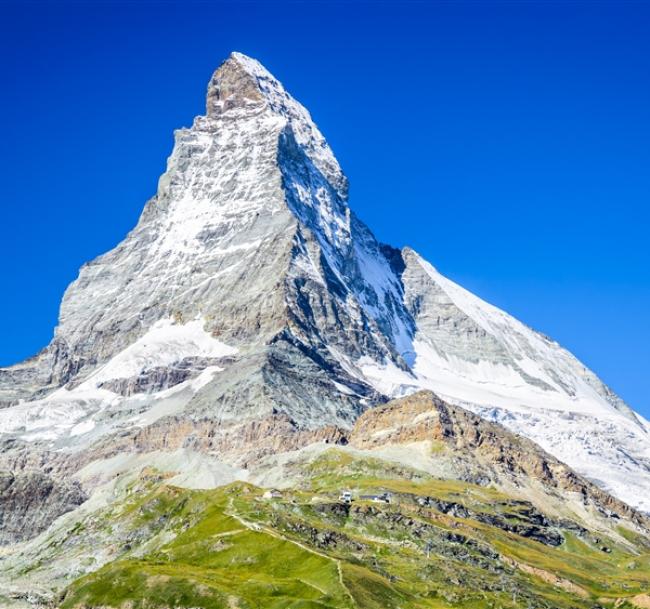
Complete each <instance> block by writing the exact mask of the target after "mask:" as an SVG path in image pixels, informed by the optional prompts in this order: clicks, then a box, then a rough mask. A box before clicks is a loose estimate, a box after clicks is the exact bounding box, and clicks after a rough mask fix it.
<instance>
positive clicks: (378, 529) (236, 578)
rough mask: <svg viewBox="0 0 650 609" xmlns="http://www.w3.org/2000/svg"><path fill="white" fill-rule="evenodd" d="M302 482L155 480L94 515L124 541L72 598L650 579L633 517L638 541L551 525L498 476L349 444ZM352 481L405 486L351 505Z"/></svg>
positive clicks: (252, 606) (182, 601) (283, 604)
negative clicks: (476, 480)
mask: <svg viewBox="0 0 650 609" xmlns="http://www.w3.org/2000/svg"><path fill="white" fill-rule="evenodd" d="M301 480H302V481H301V483H300V484H298V485H297V486H296V488H294V489H291V490H288V491H285V492H284V493H283V496H282V498H281V499H276V500H265V499H263V498H262V492H263V491H262V490H261V489H258V488H256V487H254V486H251V485H248V484H245V483H234V484H231V485H229V486H226V487H222V488H219V489H215V490H210V491H190V490H185V489H179V488H175V487H171V486H168V485H166V484H165V483H164V480H158V479H156V478H155V477H151V476H149V477H148V478H146V479H144V480H141V481H140V482H139V483H138V486H136V487H134V488H133V489H132V492H131V493H130V494H129V495H128V498H127V499H126V501H125V502H124V503H122V504H121V505H119V506H117V507H115V508H113V509H112V510H109V511H107V512H105V513H103V514H102V515H101V517H96V518H94V519H93V521H92V523H86V522H80V523H79V526H78V527H77V528H76V531H75V533H74V534H75V535H79V536H83V535H85V534H87V533H88V528H89V527H90V528H93V527H94V528H97V527H110V528H111V529H112V530H115V531H119V535H117V538H119V540H120V541H119V547H117V548H116V550H115V555H116V558H115V560H114V561H112V562H109V563H108V564H106V565H105V566H103V567H102V568H100V569H99V570H97V571H95V572H94V573H91V574H89V575H86V576H84V577H82V578H80V579H78V580H77V581H75V582H74V583H72V585H71V586H69V588H68V589H67V590H66V591H65V594H64V595H63V596H62V598H61V601H60V606H61V608H62V609H73V608H91V607H92V608H99V607H102V608H107V607H115V608H118V607H119V608H124V609H162V608H168V607H169V608H199V607H200V608H204V609H217V608H226V609H236V608H240V609H257V608H260V609H284V608H292V609H303V608H304V609H311V608H317V607H318V608H323V609H325V608H355V607H358V608H368V609H391V608H394V609H398V608H400V609H415V608H428V607H430V608H442V607H459V608H467V609H469V608H472V609H480V608H486V609H487V608H491V607H494V608H497V607H502V608H504V609H505V608H509V607H512V608H514V607H522V608H526V609H527V608H529V607H531V608H533V607H534V608H536V609H537V608H544V607H547V608H558V609H561V608H567V609H569V608H573V609H579V608H585V609H587V608H589V609H592V608H593V607H597V606H600V607H607V606H612V607H614V606H616V607H617V608H624V607H626V606H629V607H633V606H635V605H633V604H632V601H631V599H632V598H633V597H635V596H637V595H640V594H647V593H648V592H650V544H648V541H647V540H646V539H645V538H643V537H638V536H635V535H633V534H632V532H631V531H627V530H625V531H624V532H625V536H626V537H627V539H628V543H627V544H622V543H620V537H619V538H618V539H619V542H617V541H616V536H615V535H614V536H613V537H612V538H609V539H608V538H604V537H603V536H602V534H600V535H599V536H598V537H596V536H595V535H594V534H593V533H591V532H589V531H586V530H585V529H583V528H580V527H573V528H571V527H570V526H569V527H568V528H567V527H565V528H563V526H564V525H562V524H558V523H553V522H548V521H545V524H544V525H543V526H538V524H539V522H540V518H541V516H540V515H539V514H538V513H537V512H536V511H535V510H531V506H529V505H527V504H526V503H525V502H521V501H513V500H512V498H510V497H507V496H505V495H503V494H501V493H499V492H498V491H496V490H494V489H490V488H484V487H479V486H474V485H471V484H467V483H463V482H458V481H445V480H437V479H434V478H431V477H429V476H427V475H426V474H424V473H422V472H418V471H416V470H411V469H409V468H406V467H403V466H396V465H393V464H388V463H385V462H382V461H378V460H374V459H361V458H357V457H353V456H352V455H351V454H350V453H346V452H343V451H339V450H331V451H328V452H327V453H324V454H323V455H322V456H321V457H320V458H318V459H316V461H314V462H312V463H311V464H308V465H306V466H305V467H304V470H303V471H302V479H301ZM341 488H349V489H352V490H353V491H354V492H355V493H356V494H361V493H370V492H376V491H384V490H388V491H391V492H392V493H393V494H394V495H393V499H394V500H393V502H392V503H391V504H389V505H385V504H380V503H374V502H366V501H355V502H353V504H352V505H351V506H344V505H342V504H340V503H339V502H338V501H337V496H338V493H339V491H340V489H341ZM424 497H429V498H430V502H429V504H428V505H425V506H422V505H420V504H419V502H418V499H420V500H422V498H424ZM420 503H421V501H420ZM450 506H451V507H450ZM540 530H542V531H543V532H544V533H545V534H548V538H547V537H544V536H542V537H541V539H542V540H541V541H540V538H539V536H538V537H537V538H536V537H535V536H536V535H538V533H539V531H540ZM531 535H532V536H531ZM553 535H559V536H560V543H559V544H558V543H557V540H556V538H555V537H554V536H553ZM550 542H552V543H551V545H549V543H550ZM552 544H557V545H552ZM602 548H607V549H608V550H610V551H609V552H604V551H603V549H602ZM635 602H636V603H637V604H638V602H639V600H638V599H637V600H636V601H635Z"/></svg>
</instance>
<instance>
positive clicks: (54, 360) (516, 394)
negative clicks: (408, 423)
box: [0, 53, 650, 541]
mask: <svg viewBox="0 0 650 609" xmlns="http://www.w3.org/2000/svg"><path fill="white" fill-rule="evenodd" d="M420 389H427V390H430V391H433V392H435V394H436V395H438V396H440V398H442V399H443V400H445V402H446V403H448V404H450V405H451V406H454V405H455V406H460V407H463V408H464V409H467V410H470V411H472V412H474V413H477V414H479V415H481V417H483V419H488V420H490V421H492V422H496V423H500V424H501V425H503V426H505V427H507V428H508V429H510V430H511V431H513V432H515V433H517V434H519V435H521V436H524V437H527V438H529V439H531V440H533V441H534V442H535V443H537V444H538V445H539V446H541V447H542V449H544V450H545V451H546V452H547V453H548V454H550V455H553V456H554V457H555V458H556V459H559V460H560V461H562V462H564V463H566V464H568V465H569V466H571V467H572V468H573V469H575V470H576V472H578V474H580V475H581V476H584V478H586V479H589V480H591V481H592V482H594V483H595V484H596V485H597V486H599V487H600V488H602V489H604V490H605V491H608V492H610V493H612V494H613V495H615V496H616V497H618V499H620V500H622V501H624V502H627V503H628V504H629V505H630V506H632V507H635V508H638V509H641V510H646V511H648V510H650V499H648V498H649V497H650V424H649V423H648V422H647V421H645V420H644V419H643V418H642V417H641V416H640V415H638V414H636V413H634V412H633V411H632V410H631V409H630V408H629V407H628V406H627V405H625V404H624V403H623V401H622V400H621V399H620V398H618V397H617V396H616V395H615V394H614V393H613V392H612V391H611V390H610V389H609V388H608V387H607V386H605V385H604V384H603V383H602V382H601V381H600V380H599V379H598V378H597V377H596V375H595V374H594V373H592V372H591V371H589V370H588V369H587V368H586V367H585V366H584V365H582V364H581V363H580V362H579V361H578V360H577V359H576V358H574V357H573V356H572V355H571V354H570V353H568V352H567V351H566V350H564V349H563V348H562V347H560V346H559V345H558V344H557V343H555V342H554V341H552V340H550V339H548V338H547V337H545V336H543V335H541V334H539V333H537V332H535V331H533V330H531V329H530V328H528V327H526V326H525V325H524V324H522V323H520V322H518V321H517V320H515V319H514V318H512V317H511V316H509V315H507V314H506V313H504V312H503V311H500V310H498V309H496V308H495V307H493V306H491V305H489V304H487V303H485V302H483V301H482V300H480V299H479V298H477V297H475V296H473V295H472V294H470V293H468V292H467V291H466V290H464V289H463V288H461V287H460V286H458V285H456V284H454V283H453V282H452V281H450V280H448V279H446V278H445V277H443V276H442V275H441V274H440V273H438V272H437V271H436V270H435V268H434V267H432V266H431V265H430V264H429V263H427V262H426V261H425V260H423V259H422V258H421V257H420V256H419V255H418V254H417V253H416V252H414V251H413V250H411V249H409V248H404V249H402V250H399V249H396V248H393V247H390V246H387V245H385V244H382V243H379V242H378V241H377V240H376V239H375V237H374V236H373V234H372V232H371V231H370V229H369V228H368V227H367V226H365V224H363V222H361V220H359V219H358V218H357V217H356V216H355V215H354V213H353V212H352V211H351V210H350V208H349V206H348V183H347V179H346V177H345V175H344V174H343V172H342V170H341V168H340V167H339V164H338V162H337V160H336V158H335V157H334V155H333V153H332V151H331V149H330V148H329V146H328V144H327V142H326V141H325V139H324V137H323V136H322V134H321V133H320V131H319V130H318V128H317V127H316V125H315V124H314V122H313V121H312V119H311V117H310V115H309V113H308V112H307V110H306V109H305V108H303V107H302V106H301V105H300V104H299V103H298V102H296V101H295V100H294V99H293V98H292V97H291V96H290V95H289V94H288V93H287V92H286V91H285V89H284V88H283V86H282V85H281V84H280V83H279V82H278V80H277V79H275V78H274V77H273V76H272V75H271V74H270V73H269V72H268V71H267V70H266V69H265V68H263V67H262V66H261V65H260V64H259V63H258V62H257V61H255V60H253V59H251V58H249V57H246V56H244V55H241V54H239V53H233V54H232V55H231V56H230V57H229V58H228V59H227V60H226V61H225V62H224V63H223V64H222V65H221V66H220V67H219V69H218V70H217V71H216V72H215V73H214V75H213V77H212V79H211V80H210V82H209V85H208V92H207V107H206V114H205V116H199V117H197V118H195V120H194V123H193V125H192V126H191V127H190V128H186V129H180V130H178V131H176V133H175V144H174V149H173V152H172V155H171V156H170V158H169V160H168V164H167V170H166V172H165V173H164V174H163V176H162V177H161V178H160V181H159V185H158V191H157V193H156V195H155V196H154V197H153V198H152V199H151V200H149V201H148V202H147V204H146V205H145V208H144V211H143V212H142V215H141V217H140V219H139V221H138V224H137V226H136V227H135V228H134V229H133V230H132V231H131V232H130V233H129V234H128V235H127V237H126V238H125V240H124V241H122V242H121V243H120V244H119V245H118V246H117V247H116V248H115V249H113V250H111V251H110V252H108V253H106V254H104V255H102V256H100V257H99V258H97V259H95V260H93V261H92V262H90V263H88V264H85V265H84V266H83V267H82V268H81V270H80V273H79V277H78V278H77V279H76V280H75V281H74V282H73V283H72V284H71V285H70V286H69V287H68V289H67V290H66V292H65V295H64V297H63V301H62V303H61V310H60V316H59V325H58V327H57V328H56V331H55V335H54V338H53V340H52V342H51V343H50V344H49V345H48V346H47V347H46V348H45V349H44V350H43V351H42V352H41V353H39V354H38V355H36V356H35V357H34V358H32V359H30V360H27V361H26V362H23V363H20V364H17V365H16V366H13V367H10V368H5V369H1V370H0V406H1V407H0V432H1V435H0V441H1V442H2V451H1V454H0V469H4V470H7V471H9V472H11V476H13V478H12V480H14V479H15V480H23V478H22V476H31V475H32V473H33V472H38V474H39V475H41V476H42V477H36V478H34V477H33V476H32V477H30V478H25V480H29V484H30V485H34V484H40V485H44V486H45V487H47V488H49V485H54V486H55V487H56V486H57V485H60V486H59V487H57V488H52V490H51V492H48V493H46V494H47V496H48V497H50V496H51V497H52V498H53V500H52V501H46V502H43V505H42V506H41V510H42V511H43V513H41V514H40V515H39V516H38V518H34V519H33V520H32V521H33V522H35V523H38V524H37V526H34V527H29V526H27V525H25V526H23V529H22V530H20V527H16V526H14V525H12V529H11V531H12V532H11V540H13V541H24V540H26V539H28V538H29V537H32V536H34V535H36V534H37V533H39V532H40V531H41V530H42V527H43V526H46V524H47V523H49V522H51V521H52V520H53V519H55V518H56V517H58V516H60V515H61V514H62V513H65V512H67V511H68V510H76V507H75V506H76V505H77V504H78V503H79V501H81V497H83V496H85V495H84V493H87V494H89V495H90V496H91V499H90V500H89V501H90V502H92V501H93V499H92V496H94V495H93V493H95V492H99V489H100V488H102V484H105V483H107V480H106V479H105V478H103V477H102V476H101V475H100V473H99V471H100V470H101V467H100V466H98V465H97V464H98V463H99V464H104V465H103V467H105V468H106V469H107V471H117V470H119V471H122V472H126V471H127V470H128V467H134V468H136V467H137V468H141V467H143V466H144V465H151V464H155V465H156V467H162V466H163V465H164V466H165V467H163V469H165V468H171V469H173V470H174V471H176V469H178V468H180V469H181V470H183V471H185V474H184V475H185V476H187V477H188V478H187V479H185V482H186V483H187V484H190V482H191V483H192V484H198V483H197V480H199V479H200V480H201V481H202V484H206V485H207V486H211V485H213V484H212V483H213V482H214V483H215V484H216V482H215V481H222V480H223V476H224V475H225V474H224V472H230V473H229V474H228V475H232V476H234V477H235V478H237V477H238V476H240V473H237V472H240V469H239V468H242V467H243V468H245V469H246V470H247V471H249V470H250V471H252V469H253V468H255V467H257V466H258V465H259V463H261V462H262V461H263V460H264V459H267V458H270V456H271V455H273V454H276V453H282V452H287V451H292V450H298V449H300V448H302V447H304V446H307V445H310V444H313V443H315V442H328V443H340V442H342V441H345V439H346V438H347V436H348V433H349V430H350V429H351V428H352V426H353V425H354V423H355V421H356V420H357V419H358V417H359V416H360V415H361V414H362V413H364V412H365V411H367V410H368V409H369V408H371V407H373V406H377V405H379V404H383V403H385V402H387V401H388V400H390V399H392V398H396V397H401V396H406V395H409V394H411V393H414V392H416V391H418V390H420ZM181 454H182V459H189V462H191V463H193V464H194V465H195V466H196V467H195V470H194V471H193V472H189V471H187V468H186V465H183V464H182V463H179V461H178V460H179V459H181V456H179V455H181ZM118 462H121V463H125V464H128V467H127V466H126V465H125V466H124V468H121V467H120V468H117V470H116V469H115V468H116V467H117V465H116V463H118ZM88 468H90V469H91V470H93V471H95V472H96V475H94V476H91V477H85V478H84V480H85V482H84V488H83V489H76V488H68V486H66V485H67V484H68V481H69V479H70V478H75V477H76V478H79V476H81V473H80V472H85V471H87V470H88ZM174 468H176V469H174ZM233 468H234V469H233ZM233 472H234V473H233ZM82 477H83V476H82ZM192 480H193V481H192ZM39 481H40V482H39ZM210 481H212V482H210ZM25 484H27V483H25ZM68 498H71V499H72V500H68ZM8 505H10V504H8ZM73 513H76V511H74V512H73ZM25 522H30V520H29V519H27V520H25Z"/></svg>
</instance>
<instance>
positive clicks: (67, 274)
mask: <svg viewBox="0 0 650 609" xmlns="http://www.w3.org/2000/svg"><path fill="white" fill-rule="evenodd" d="M649 29H650V4H649V3H644V2H640V3H631V2H630V3H625V2H620V1H618V2H612V3H606V2H597V3H596V2H594V3H588V2H568V1H567V2H557V3H554V2H540V3H529V2H505V3H490V2H487V1H484V2H475V3H459V2H453V3H452V2H449V3H433V2H401V3H391V2H375V3H361V2H354V1H353V2H346V3H332V2H324V1H323V2H313V3H310V2H293V3H281V2H266V3H263V2H260V3H250V2H238V3H232V4H228V3H211V4H210V3H196V4H191V3H187V2H185V3H183V4H174V3H169V2H167V3H161V4H158V3H155V2H144V1H143V2H140V3H133V2H131V3H126V2H122V3H117V4H109V3H76V4H67V5H64V4H55V3H25V2H23V3H21V4H15V5H11V4H7V3H2V4H0V65H1V68H2V72H1V78H2V90H1V95H0V112H1V114H0V116H1V117H2V137H0V177H1V179H0V201H1V203H2V221H1V222H0V231H1V233H0V256H1V258H0V259H1V260H2V284H1V285H2V298H0V364H4V365H7V364H10V363H13V362H15V361H18V360H20V359H22V358H24V357H26V356H29V355H31V354H33V353H35V352H36V351H38V350H39V349H40V348H41V347H43V346H44V345H45V344H46V343H47V342H48V341H49V339H50V338H51V335H52V330H53V327H54V326H55V324H56V318H57V310H58V304H59V301H60V298H61V296H62V294H63V290H64V289H65V287H66V285H67V284H68V283H69V282H70V281H72V280H73V279H74V278H75V277H76V274H77V270H78V268H79V266H80V265H81V264H82V263H83V262H84V261H86V260H88V259H91V258H93V257H94V256H96V255H98V254H100V253H102V252H104V251H106V250H107V249H109V248H111V247H113V246H114V245H115V244H117V242H118V241H119V240H121V239H122V238H123V236H124V235H125V234H126V232H127V231H128V230H129V229H130V228H131V227H132V226H133V225H134V224H135V222H136V220H137V217H138V215H139V213H140V211H141V209H142V207H143V205H144V202H145V200H146V199H147V198H148V197H150V196H151V195H152V194H154V192H155V189H156V183H157V179H158V176H159V175H160V173H162V171H163V170H164V167H165V160H166V157H167V156H168V154H169V153H170V151H171V147H172V130H173V129H174V128H177V127H181V126H187V125H189V124H190V123H191V121H192V118H193V116H194V115H196V114H200V113H202V111H203V104H204V92H205V86H206V83H207V81H208V79H209V77H210V75H211V73H212V71H213V70H214V69H215V68H216V67H217V65H218V64H219V63H220V62H221V61H222V60H223V59H224V58H225V57H226V56H227V55H228V53H229V52H230V51H232V50H239V51H242V52H244V53H247V54H249V55H252V56H254V57H256V58H258V59H259V60H260V61H262V63H264V64H265V65H266V66H267V67H268V68H269V69H270V70H271V71H272V72H273V73H275V75H276V76H277V77H278V78H279V79H280V80H282V81H283V82H284V84H285V85H286V86H287V88H288V89H289V91H291V92H292V93H293V94H294V95H295V96H296V97H297V98H298V99H299V100H301V101H302V102H303V103H304V104H305V105H306V106H307V107H308V108H309V109H310V110H311V112H312V115H313V116H314V118H315V120H316V121H317V123H318V124H319V126H320V127H321V129H322V131H323V132H324V133H325V135H326V137H328V139H329V141H330V143H331V145H332V147H333V148H334V150H335V152H336V154H337V156H338V158H339V160H340V161H341V163H342V165H343V167H344V169H345V170H346V172H347V174H348V176H349V177H350V180H351V201H350V202H351V205H352V207H353V209H355V210H356V212H357V213H358V214H359V215H360V216H361V218H363V219H364V220H365V221H366V222H367V223H368V224H369V225H370V226H371V228H372V229H374V231H375V232H376V233H377V235H378V236H379V237H380V238H381V239H382V240H384V241H387V242H390V243H392V244H395V245H405V244H409V245H411V246H412V247H414V248H415V249H416V250H418V251H419V252H421V253H422V254H423V255H424V256H425V257H426V258H428V259H429V260H430V261H431V262H432V263H433V264H434V265H436V266H437V267H438V268H439V269H440V270H441V271H442V272H444V273H445V274H447V275H448V276H450V277H451V278H453V279H455V280H457V281H459V282H461V283H462V284H464V285H465V286H466V287H468V288H469V289H471V290H473V291H474V292H476V293H478V294H479V295H481V296H482V297H484V298H486V299H487V300H489V301H491V302H493V303H495V304H496V305H498V306H500V307H502V308H504V309H506V310H507V311H509V312H511V313H513V314H515V315H516V316H517V317H519V318H520V319H522V320H523V321H525V322H526V323H528V324H529V325H531V326H533V327H534V328H536V329H538V330H540V331H542V332H544V333H546V334H549V335H550V336H552V337H553V338H555V339H557V340H559V341H560V342H561V343H562V344H563V345H565V346H566V347H567V348H569V349H570V350H572V351H573V352H574V353H575V354H576V355H577V356H578V357H580V358H581V359H582V360H583V361H584V362H585V363H586V364H587V365H589V366H590V367H592V368H593V369H594V370H595V371H596V372H597V373H598V374H600V375H601V376H602V378H603V379H604V380H605V381H606V382H607V383H609V384H610V385H611V386H612V387H613V388H614V390H615V391H617V392H618V393H619V394H620V395H622V396H623V397H624V398H625V399H626V400H627V401H628V402H629V403H630V404H631V405H632V406H633V407H634V408H636V409H637V410H639V411H640V412H642V413H644V414H645V415H646V416H647V417H650V373H649V370H648V367H649V363H650V322H649V319H648V317H649V316H648V313H649V311H650V264H649V262H650V253H649V252H650V247H649V245H648V232H649V227H650V212H649V211H648V204H649V203H650V36H648V31H649Z"/></svg>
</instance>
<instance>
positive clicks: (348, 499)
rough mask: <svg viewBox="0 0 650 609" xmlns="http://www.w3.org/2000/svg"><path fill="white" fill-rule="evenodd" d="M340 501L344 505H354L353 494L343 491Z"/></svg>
mask: <svg viewBox="0 0 650 609" xmlns="http://www.w3.org/2000/svg"><path fill="white" fill-rule="evenodd" d="M339 501H341V502H342V503H352V493H351V492H350V491H342V492H341V494H340V495H339Z"/></svg>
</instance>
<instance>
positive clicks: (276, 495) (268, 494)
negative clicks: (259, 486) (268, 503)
mask: <svg viewBox="0 0 650 609" xmlns="http://www.w3.org/2000/svg"><path fill="white" fill-rule="evenodd" d="M262 498H263V499H282V493H281V492H280V491H279V490H278V489H277V488H270V489H268V490H267V491H264V494H263V495H262Z"/></svg>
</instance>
